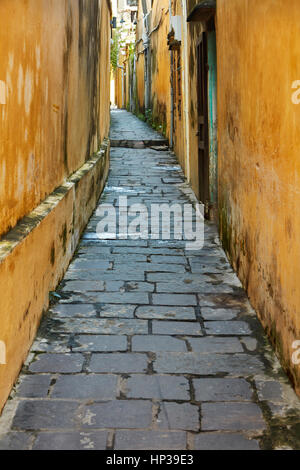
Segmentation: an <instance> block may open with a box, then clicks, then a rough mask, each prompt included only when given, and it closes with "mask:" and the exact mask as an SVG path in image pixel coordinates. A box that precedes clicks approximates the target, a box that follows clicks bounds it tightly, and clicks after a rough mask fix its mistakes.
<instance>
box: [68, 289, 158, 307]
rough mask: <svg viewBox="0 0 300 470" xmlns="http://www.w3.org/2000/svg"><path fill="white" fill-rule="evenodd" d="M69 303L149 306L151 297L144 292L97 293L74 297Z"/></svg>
mask: <svg viewBox="0 0 300 470" xmlns="http://www.w3.org/2000/svg"><path fill="white" fill-rule="evenodd" d="M68 302H89V303H103V304H126V303H128V304H136V305H147V304H149V296H148V294H147V293H143V292H95V293H93V294H92V293H86V294H85V295H73V296H72V297H71V298H70V299H69V300H68Z"/></svg>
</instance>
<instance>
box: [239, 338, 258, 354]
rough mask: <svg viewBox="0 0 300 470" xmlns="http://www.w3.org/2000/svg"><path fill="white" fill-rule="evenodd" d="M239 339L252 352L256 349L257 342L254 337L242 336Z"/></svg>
mask: <svg viewBox="0 0 300 470" xmlns="http://www.w3.org/2000/svg"><path fill="white" fill-rule="evenodd" d="M241 341H242V343H243V344H244V345H245V346H246V348H247V349H248V351H251V352H253V351H255V350H256V349H257V346H258V343H257V340H256V339H255V338H249V337H245V338H242V340H241Z"/></svg>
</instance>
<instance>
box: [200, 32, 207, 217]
mask: <svg viewBox="0 0 300 470" xmlns="http://www.w3.org/2000/svg"><path fill="white" fill-rule="evenodd" d="M197 69H198V76H197V91H198V133H197V135H198V171H199V199H200V201H201V202H202V204H204V206H205V217H209V202H210V198H209V136H208V93H207V92H208V62H207V33H206V32H204V33H202V35H201V37H200V40H199V42H198V45H197Z"/></svg>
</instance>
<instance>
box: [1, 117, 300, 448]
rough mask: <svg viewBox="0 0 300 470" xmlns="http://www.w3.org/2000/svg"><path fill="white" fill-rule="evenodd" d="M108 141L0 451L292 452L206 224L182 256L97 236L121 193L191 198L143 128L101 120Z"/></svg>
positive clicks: (250, 314) (288, 431)
mask: <svg viewBox="0 0 300 470" xmlns="http://www.w3.org/2000/svg"><path fill="white" fill-rule="evenodd" d="M110 138H111V144H112V148H111V169H110V173H109V178H108V182H107V185H106V187H105V190H104V192H103V195H102V197H101V199H100V202H99V206H98V209H97V210H96V211H95V213H94V214H93V216H92V218H91V219H90V221H89V224H88V226H87V229H86V231H85V233H84V235H83V237H82V239H81V242H80V244H79V247H78V249H77V252H76V255H75V257H74V259H73V261H72V262H71V264H70V266H69V269H68V271H67V273H66V275H65V277H64V280H63V281H62V283H61V284H60V286H59V288H58V289H57V291H56V292H55V293H53V294H52V304H51V306H50V309H49V311H48V312H47V313H46V314H45V315H44V317H43V320H42V324H41V327H40V330H39V333H38V336H37V338H36V340H35V342H34V344H33V346H32V348H31V352H30V354H29V357H28V359H27V361H26V364H25V366H24V367H23V370H22V373H21V375H20V378H19V380H18V383H17V386H16V387H15V388H14V390H13V392H12V394H11V397H10V400H8V402H7V404H6V406H5V408H4V412H3V415H2V417H1V418H0V436H1V437H0V449H19V450H20V449H33V450H38V449H47V450H51V449H52V450H54V449H55V450H59V449H64V450H75V449H91V450H92V449H94V450H101V449H107V450H110V449H116V450H133V449H135V450H138V449H140V450H154V449H156V450H158V449H161V450H166V449H168V450H185V449H188V450H215V449H219V450H220V449H232V450H237V449H239V450H256V449H296V448H299V447H300V441H299V435H300V428H299V426H300V424H299V423H300V402H299V399H298V398H297V396H296V395H295V393H294V391H293V389H292V387H291V385H290V383H289V381H288V379H287V377H286V375H285V373H284V372H283V370H282V368H281V366H280V364H279V362H278V360H277V359H276V357H275V354H274V352H273V350H272V348H271V346H270V344H269V341H268V339H267V337H266V336H265V335H264V332H263V329H262V327H261V325H260V323H259V321H258V319H257V316H256V314H255V312H254V310H252V308H251V306H250V304H249V302H248V298H247V295H246V293H245V291H244V290H243V289H242V287H241V284H240V282H239V280H238V278H237V276H236V274H235V273H234V272H233V270H232V268H231V267H230V264H229V263H228V261H227V258H226V256H225V254H224V252H223V250H222V248H221V245H220V243H219V239H218V233H217V229H216V227H215V225H214V224H213V223H211V222H205V228H204V235H205V237H204V238H205V242H204V247H203V248H202V249H199V250H194V251H191V250H187V249H186V243H185V240H153V239H152V238H151V234H150V235H149V237H148V239H139V240H132V239H129V238H128V239H122V233H121V232H120V233H119V235H120V236H119V237H118V238H117V239H115V240H113V239H109V237H107V239H100V238H99V233H98V228H97V227H98V224H99V222H100V221H101V215H100V214H99V210H100V211H101V209H105V207H107V208H109V207H111V206H113V207H114V208H115V210H116V211H119V210H121V209H122V202H124V197H127V201H128V207H130V206H131V205H132V204H142V205H143V206H144V207H146V208H150V206H151V204H163V203H166V204H179V205H181V206H182V205H184V204H189V203H191V202H192V203H195V201H196V198H195V196H194V193H193V191H192V190H191V188H190V186H189V184H187V183H186V181H185V178H184V175H183V172H182V170H181V168H180V166H179V164H178V162H177V160H176V158H175V156H174V154H173V153H172V152H171V151H169V150H168V149H167V148H166V146H165V143H164V141H163V138H162V137H161V136H160V134H157V133H156V132H155V131H153V130H152V129H151V128H150V127H148V126H147V124H146V123H143V122H141V121H140V120H138V119H137V118H136V117H135V116H133V115H132V114H130V113H128V112H126V111H120V110H118V111H112V127H111V136H110ZM145 143H146V144H145ZM120 145H121V146H120ZM126 146H127V147H129V148H126ZM120 197H122V198H123V199H120ZM120 201H121V202H120ZM123 209H124V208H123ZM149 217H150V215H149Z"/></svg>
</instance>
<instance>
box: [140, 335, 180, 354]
mask: <svg viewBox="0 0 300 470" xmlns="http://www.w3.org/2000/svg"><path fill="white" fill-rule="evenodd" d="M132 351H140V352H148V351H150V352H156V351H183V352H187V348H186V345H185V342H184V341H182V340H180V339H177V338H173V337H172V336H134V337H133V338H132Z"/></svg>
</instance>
